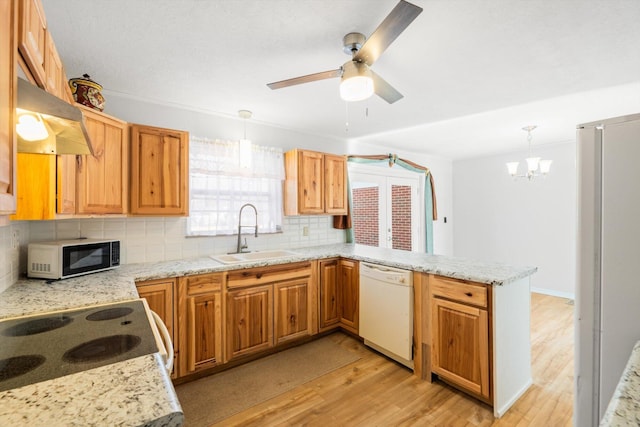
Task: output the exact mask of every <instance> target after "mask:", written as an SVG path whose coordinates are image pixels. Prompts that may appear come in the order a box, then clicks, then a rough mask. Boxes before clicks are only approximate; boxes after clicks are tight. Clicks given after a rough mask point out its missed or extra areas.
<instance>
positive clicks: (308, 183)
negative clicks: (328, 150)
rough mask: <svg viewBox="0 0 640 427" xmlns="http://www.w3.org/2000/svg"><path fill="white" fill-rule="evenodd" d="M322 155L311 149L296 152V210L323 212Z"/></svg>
mask: <svg viewBox="0 0 640 427" xmlns="http://www.w3.org/2000/svg"><path fill="white" fill-rule="evenodd" d="M323 159H324V155H323V154H322V153H314V152H312V151H300V152H298V211H299V212H300V213H309V214H314V213H323V212H324V171H323V169H324V166H323V165H324V163H323Z"/></svg>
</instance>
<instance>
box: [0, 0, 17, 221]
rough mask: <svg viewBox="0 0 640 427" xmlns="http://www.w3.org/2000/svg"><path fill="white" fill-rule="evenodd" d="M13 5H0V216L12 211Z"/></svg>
mask: <svg viewBox="0 0 640 427" xmlns="http://www.w3.org/2000/svg"><path fill="white" fill-rule="evenodd" d="M15 5H16V2H15V1H3V2H0V64H2V67H0V215H7V214H11V213H14V212H15V211H16V187H17V186H16V182H17V176H16V169H17V158H16V147H17V143H16V134H15V122H16V117H15V115H16V113H15V111H16V94H17V75H16V52H17V49H16V44H17V43H16V19H15V17H16V13H17V11H16V10H15Z"/></svg>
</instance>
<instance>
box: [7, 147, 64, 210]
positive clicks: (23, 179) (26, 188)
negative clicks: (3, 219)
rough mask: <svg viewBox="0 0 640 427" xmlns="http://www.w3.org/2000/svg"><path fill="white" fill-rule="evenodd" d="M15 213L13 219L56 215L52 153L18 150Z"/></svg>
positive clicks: (54, 169) (54, 171)
mask: <svg viewBox="0 0 640 427" xmlns="http://www.w3.org/2000/svg"><path fill="white" fill-rule="evenodd" d="M17 160H18V161H17V163H16V164H17V168H16V169H17V172H18V174H17V181H16V183H17V187H18V192H17V195H16V201H17V205H16V214H15V215H12V216H11V219H13V220H21V219H36V220H44V219H54V218H55V216H56V156H53V155H50V154H33V153H18V155H17Z"/></svg>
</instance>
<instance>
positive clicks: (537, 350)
mask: <svg viewBox="0 0 640 427" xmlns="http://www.w3.org/2000/svg"><path fill="white" fill-rule="evenodd" d="M331 337H332V339H335V340H336V342H339V343H340V345H342V346H343V347H345V348H347V349H349V351H353V352H356V353H358V354H359V355H360V356H361V358H360V360H358V361H357V362H354V363H352V364H350V365H347V366H345V367H343V368H341V369H338V370H336V371H333V372H330V373H329V374H326V375H324V376H322V377H320V378H317V379H315V380H313V381H311V382H308V383H306V384H303V385H302V386H300V387H298V388H296V389H294V390H291V391H289V392H287V393H285V394H282V395H280V396H277V397H275V398H273V399H271V400H268V401H266V402H264V403H261V404H259V405H256V406H254V407H252V408H249V409H248V410H246V411H244V412H241V413H239V414H236V415H234V416H232V417H231V418H227V419H226V420H224V421H222V422H220V423H218V424H216V426H240V425H241V426H302V425H304V426H323V427H324V426H447V427H457V426H460V427H465V426H469V427H471V426H482V427H486V426H509V427H522V426H544V427H555V426H570V425H571V419H572V411H573V409H572V408H573V354H574V352H573V305H571V304H569V301H568V300H567V299H564V298H558V297H551V296H547V295H542V294H532V296H531V344H532V365H533V366H532V368H533V385H532V386H531V387H530V388H529V390H528V391H527V392H526V393H525V394H524V395H523V396H522V397H521V398H520V399H519V400H518V401H517V402H516V403H515V405H514V406H512V407H511V409H510V410H509V411H508V412H507V413H506V414H505V415H504V416H503V417H502V418H500V419H495V418H494V417H493V411H492V409H491V408H490V407H489V406H487V405H485V404H483V403H481V402H479V401H477V400H475V399H473V398H471V397H469V396H467V395H466V394H464V393H461V392H459V391H457V390H455V389H454V388H452V387H449V386H448V385H446V384H443V383H441V382H435V383H429V382H427V381H421V380H419V379H417V378H416V377H415V376H414V375H412V373H411V372H410V371H409V370H407V369H406V368H403V367H401V366H400V365H398V364H396V363H395V362H392V361H390V360H388V359H386V358H385V357H382V356H380V355H379V354H377V353H375V352H372V351H371V350H369V349H367V348H366V347H364V346H363V345H362V344H361V343H360V342H358V341H357V340H355V339H353V338H351V337H349V336H347V335H345V334H342V333H335V334H333V335H332V336H331Z"/></svg>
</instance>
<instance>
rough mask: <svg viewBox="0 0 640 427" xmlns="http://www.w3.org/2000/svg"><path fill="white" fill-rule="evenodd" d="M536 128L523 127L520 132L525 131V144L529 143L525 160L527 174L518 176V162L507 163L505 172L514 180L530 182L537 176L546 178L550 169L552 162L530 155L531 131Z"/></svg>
mask: <svg viewBox="0 0 640 427" xmlns="http://www.w3.org/2000/svg"><path fill="white" fill-rule="evenodd" d="M535 128H537V126H535V125H533V126H525V127H523V128H522V130H526V131H527V142H528V143H529V157H527V158H526V159H525V161H526V162H527V173H526V174H522V175H518V165H519V164H520V162H508V163H507V170H508V171H509V175H511V176H512V177H513V178H514V179H515V178H527V179H528V180H532V179H533V178H535V177H537V176H546V175H547V174H548V173H549V170H550V169H551V162H552V161H553V160H541V159H540V157H533V156H532V155H531V139H532V138H533V137H532V136H531V131H532V130H534V129H535Z"/></svg>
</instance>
